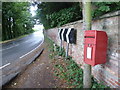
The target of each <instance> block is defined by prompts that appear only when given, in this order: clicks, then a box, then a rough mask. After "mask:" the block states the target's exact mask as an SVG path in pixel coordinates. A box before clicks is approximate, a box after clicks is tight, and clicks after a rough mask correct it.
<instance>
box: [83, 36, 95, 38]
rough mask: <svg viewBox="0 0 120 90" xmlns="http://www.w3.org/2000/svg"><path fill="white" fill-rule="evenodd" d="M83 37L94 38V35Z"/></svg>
mask: <svg viewBox="0 0 120 90" xmlns="http://www.w3.org/2000/svg"><path fill="white" fill-rule="evenodd" d="M84 38H95V37H94V36H85V37H84Z"/></svg>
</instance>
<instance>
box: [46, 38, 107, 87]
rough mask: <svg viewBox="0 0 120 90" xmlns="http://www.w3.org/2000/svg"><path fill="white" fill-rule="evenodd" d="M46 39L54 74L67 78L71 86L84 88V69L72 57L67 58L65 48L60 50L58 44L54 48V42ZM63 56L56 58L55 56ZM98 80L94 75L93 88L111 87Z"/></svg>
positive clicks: (63, 78)
mask: <svg viewBox="0 0 120 90" xmlns="http://www.w3.org/2000/svg"><path fill="white" fill-rule="evenodd" d="M45 41H46V42H47V43H48V44H49V51H50V52H51V53H50V54H49V57H50V59H52V62H53V63H54V68H55V69H54V75H55V76H57V77H59V78H60V79H62V80H65V81H66V83H67V84H68V85H69V88H83V70H82V69H81V68H80V66H78V64H76V63H75V62H74V60H73V59H72V57H70V56H68V58H67V59H66V58H65V50H64V49H62V50H61V51H60V47H59V46H56V50H54V46H53V44H54V42H53V41H51V40H50V39H49V38H47V37H45ZM56 56H57V57H61V58H60V59H59V58H55V57H56ZM96 81H97V80H96V79H95V78H94V77H93V76H92V88H101V89H104V88H109V87H107V86H105V85H103V84H102V83H97V82H96Z"/></svg>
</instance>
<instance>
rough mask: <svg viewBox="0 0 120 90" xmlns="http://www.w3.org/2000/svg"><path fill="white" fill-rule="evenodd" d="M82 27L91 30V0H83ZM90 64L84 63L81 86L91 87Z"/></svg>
mask: <svg viewBox="0 0 120 90" xmlns="http://www.w3.org/2000/svg"><path fill="white" fill-rule="evenodd" d="M82 3H83V29H84V30H91V22H92V20H91V17H92V16H91V0H83V1H82ZM91 86H92V83H91V66H90V65H88V64H84V76H83V87H84V88H91Z"/></svg>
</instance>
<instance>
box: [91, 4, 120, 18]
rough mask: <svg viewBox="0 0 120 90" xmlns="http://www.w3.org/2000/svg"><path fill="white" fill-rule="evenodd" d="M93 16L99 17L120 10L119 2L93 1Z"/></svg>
mask: <svg viewBox="0 0 120 90" xmlns="http://www.w3.org/2000/svg"><path fill="white" fill-rule="evenodd" d="M92 5H93V7H94V9H93V11H92V16H93V17H99V16H101V15H103V14H105V13H108V12H112V11H116V10H120V2H94V3H93V4H92Z"/></svg>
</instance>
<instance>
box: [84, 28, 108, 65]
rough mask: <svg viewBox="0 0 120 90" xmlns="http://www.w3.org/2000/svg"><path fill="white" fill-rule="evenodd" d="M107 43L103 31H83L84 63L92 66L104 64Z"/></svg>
mask: <svg viewBox="0 0 120 90" xmlns="http://www.w3.org/2000/svg"><path fill="white" fill-rule="evenodd" d="M107 41H108V37H107V34H106V32H104V31H97V30H87V31H85V35H84V62H85V63H86V64H90V65H92V66H95V65H97V64H103V63H106V56H107Z"/></svg>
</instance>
